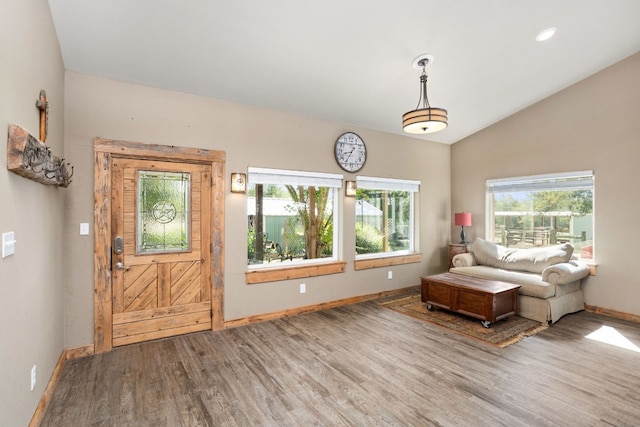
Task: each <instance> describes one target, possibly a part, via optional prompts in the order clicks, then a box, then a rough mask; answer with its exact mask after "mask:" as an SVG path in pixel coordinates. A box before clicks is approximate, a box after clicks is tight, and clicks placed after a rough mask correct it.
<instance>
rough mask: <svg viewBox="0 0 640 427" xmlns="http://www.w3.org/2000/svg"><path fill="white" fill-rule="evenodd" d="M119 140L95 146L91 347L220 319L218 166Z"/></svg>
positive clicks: (217, 323) (185, 152) (212, 325)
mask: <svg viewBox="0 0 640 427" xmlns="http://www.w3.org/2000/svg"><path fill="white" fill-rule="evenodd" d="M122 144H125V145H126V147H128V148H131V143H118V142H116V141H104V140H100V141H98V140H97V141H96V143H95V144H94V145H95V147H96V156H97V159H98V158H101V159H102V161H103V164H104V165H105V166H107V167H108V168H107V169H108V170H103V169H102V168H100V167H99V166H98V168H97V169H96V221H95V223H96V228H95V229H96V316H95V321H96V329H95V341H96V342H95V347H96V352H100V351H106V350H109V349H110V348H111V347H114V346H120V345H125V344H131V343H136V342H141V341H147V340H152V339H157V338H163V337H168V336H173V335H180V334H184V333H189V332H196V331H202V330H210V329H219V328H221V327H222V321H223V319H222V273H223V272H222V244H223V242H222V228H223V227H222V211H223V203H222V197H221V194H223V190H222V188H223V184H224V183H223V182H220V181H221V180H222V179H223V177H222V171H223V163H220V162H215V161H204V162H203V159H202V156H195V158H194V159H191V157H192V156H191V155H189V154H194V153H192V152H191V151H190V150H189V149H176V148H175V147H158V146H144V150H143V152H141V151H140V150H139V149H135V150H131V153H130V155H127V154H126V152H127V150H117V149H116V150H113V146H112V145H115V146H116V147H118V146H121V145H122ZM107 145H108V147H107ZM135 146H136V147H138V148H140V147H139V146H138V145H135ZM99 148H100V149H106V150H107V151H113V152H111V153H99V152H98V149H99ZM154 149H155V150H159V151H155V152H154V151H153V150H154ZM148 150H151V152H149V151H148ZM176 150H177V152H174V151H176ZM202 151H204V150H197V153H201V152H202ZM168 152H171V153H172V154H173V155H171V156H167V154H168ZM214 153H215V152H214ZM141 154H142V155H141ZM167 160H169V161H167ZM222 160H224V157H222ZM98 163H100V162H98ZM104 186H106V187H107V188H104ZM100 197H104V199H103V202H104V205H103V206H101V205H100V203H98V202H99V201H100ZM105 205H106V206H105ZM101 221H104V224H103V225H104V227H101V224H99V223H100V222H101ZM100 228H104V229H105V230H104V231H102V232H99V231H98V230H100ZM103 239H104V241H102V240H103ZM102 250H104V252H105V254H104V256H102V254H101V252H102Z"/></svg>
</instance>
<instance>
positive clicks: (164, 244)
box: [136, 171, 191, 253]
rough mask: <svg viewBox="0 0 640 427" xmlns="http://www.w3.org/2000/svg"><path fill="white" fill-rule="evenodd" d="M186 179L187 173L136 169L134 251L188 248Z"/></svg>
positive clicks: (170, 250)
mask: <svg viewBox="0 0 640 427" xmlns="http://www.w3.org/2000/svg"><path fill="white" fill-rule="evenodd" d="M190 182H191V174H189V173H181V172H156V171H139V172H138V202H137V205H138V206H137V221H138V224H137V225H138V227H137V229H138V232H137V237H136V240H137V245H136V248H137V250H136V252H137V253H158V252H179V251H188V250H189V248H190V233H189V229H190V228H191V227H190V224H189V222H190V218H191V215H190V212H189V206H190V203H189V194H190V191H189V189H190Z"/></svg>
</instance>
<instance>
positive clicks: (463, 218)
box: [455, 212, 471, 227]
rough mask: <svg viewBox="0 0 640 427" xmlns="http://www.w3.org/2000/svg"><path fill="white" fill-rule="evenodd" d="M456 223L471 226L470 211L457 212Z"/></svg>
mask: <svg viewBox="0 0 640 427" xmlns="http://www.w3.org/2000/svg"><path fill="white" fill-rule="evenodd" d="M455 224H456V225H459V226H462V227H471V213H469V212H460V213H456V214H455Z"/></svg>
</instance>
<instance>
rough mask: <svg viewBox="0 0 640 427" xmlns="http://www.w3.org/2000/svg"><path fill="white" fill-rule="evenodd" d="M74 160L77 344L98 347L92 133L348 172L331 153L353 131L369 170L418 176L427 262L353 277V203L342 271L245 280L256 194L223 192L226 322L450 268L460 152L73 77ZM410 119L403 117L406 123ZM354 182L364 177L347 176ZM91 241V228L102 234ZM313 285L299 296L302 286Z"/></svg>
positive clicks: (69, 82)
mask: <svg viewBox="0 0 640 427" xmlns="http://www.w3.org/2000/svg"><path fill="white" fill-rule="evenodd" d="M65 84H66V97H65V99H66V124H65V126H66V133H65V135H66V140H65V144H66V146H65V147H66V156H67V157H68V158H69V160H70V161H72V162H73V163H74V164H76V165H77V166H76V172H75V177H74V182H73V184H72V185H71V186H70V188H69V189H70V193H69V194H70V198H69V200H68V205H67V216H66V221H67V222H66V224H65V227H66V229H67V230H70V232H69V235H70V244H69V245H68V253H67V258H66V260H67V263H66V266H65V272H66V283H67V292H66V312H65V320H66V332H67V335H66V341H65V344H66V346H67V347H75V346H81V345H86V344H90V343H92V342H93V255H92V254H93V246H92V245H93V239H92V237H91V236H89V237H84V236H78V235H77V234H78V233H77V229H78V224H79V223H80V222H90V223H92V221H93V170H92V167H93V163H92V158H93V151H92V141H93V138H95V137H97V136H99V137H103V138H110V139H123V140H129V141H136V142H143V143H155V144H166V145H176V146H185V147H195V148H207V149H215V150H222V151H225V152H226V154H227V165H226V170H227V173H226V174H225V175H226V178H227V179H228V178H229V175H230V173H231V172H243V171H246V170H247V167H248V166H257V167H270V168H281V169H299V170H305V171H320V172H331V173H341V169H340V168H339V167H338V166H337V164H336V162H335V159H334V155H333V146H334V142H335V140H336V138H337V137H338V136H339V135H340V134H341V133H342V132H345V131H349V130H351V131H355V132H357V133H358V134H359V135H360V136H361V137H362V138H363V139H364V140H365V143H366V145H367V148H368V153H369V154H368V158H367V163H366V166H365V167H364V169H363V170H362V171H361V173H362V175H372V176H382V177H394V178H405V179H414V180H420V181H421V182H422V186H421V191H420V197H419V209H420V238H419V244H420V250H421V252H422V253H423V261H422V262H421V263H419V264H409V265H404V266H398V267H393V268H392V270H393V273H394V274H393V279H392V280H388V279H387V271H388V270H389V269H387V268H381V269H372V270H365V271H357V272H356V271H354V270H353V259H354V252H355V249H354V242H355V236H354V222H355V213H354V200H353V199H349V198H347V199H344V206H343V215H342V218H343V220H344V222H343V235H344V242H345V244H344V248H343V249H344V259H345V260H346V261H347V263H348V264H347V271H346V273H343V274H335V275H329V276H322V277H315V278H308V279H304V280H290V281H282V282H274V283H264V284H255V285H247V284H246V283H245V271H246V231H247V228H246V227H247V220H246V198H245V196H244V195H238V194H231V193H230V192H229V190H228V188H227V190H226V195H225V241H226V247H225V262H226V265H225V289H224V294H225V298H224V311H225V320H232V319H238V318H242V317H246V316H251V315H256V314H264V313H270V312H276V311H280V310H285V309H289V308H294V307H301V306H307V305H313V304H318V303H322V302H326V301H334V300H339V299H342V298H348V297H353V296H359V295H365V294H371V293H375V292H379V291H385V290H390V289H396V288H401V287H406V286H410V285H417V284H418V283H419V277H420V276H421V275H424V274H425V273H427V272H436V271H437V272H439V271H441V270H442V268H444V265H445V264H446V262H445V258H446V256H445V254H444V253H443V251H444V248H445V247H446V244H447V242H448V239H449V230H450V218H449V216H450V211H451V209H450V182H449V177H450V173H449V153H450V147H449V146H446V145H442V144H438V143H432V142H426V141H421V140H417V139H412V138H406V137H402V136H395V135H389V134H385V133H380V132H373V131H370V130H365V129H359V128H356V127H353V126H348V125H342V124H338V123H329V122H325V121H320V120H312V119H309V118H305V117H301V116H295V115H290V114H284V113H280V112H276V111H269V110H263V109H258V108H254V107H250V106H242V105H238V104H233V103H229V102H224V101H219V100H214V99H208V98H202V97H197V96H192V95H187V94H183V93H177V92H170V91H164V90H158V89H153V88H149V87H144V86H138V85H132V84H125V83H120V82H116V81H112V80H107V79H102V78H98V77H92V76H87V75H83V74H78V73H72V72H67V74H66V83H65ZM398 120H400V116H398ZM345 176H346V177H348V178H351V179H353V178H354V177H355V175H350V174H345ZM92 235H93V232H92ZM300 283H306V284H307V292H306V293H305V294H300V293H299V291H298V285H299V284H300Z"/></svg>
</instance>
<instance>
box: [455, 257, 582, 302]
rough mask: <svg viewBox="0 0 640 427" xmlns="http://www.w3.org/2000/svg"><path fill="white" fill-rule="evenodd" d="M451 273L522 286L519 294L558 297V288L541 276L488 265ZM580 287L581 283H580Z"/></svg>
mask: <svg viewBox="0 0 640 427" xmlns="http://www.w3.org/2000/svg"><path fill="white" fill-rule="evenodd" d="M449 271H450V272H451V273H455V274H462V275H464V276H471V277H479V278H481V279H488V280H499V281H501V282H508V283H515V284H516V285H520V289H519V290H518V293H519V294H520V295H529V296H532V297H536V298H543V299H546V298H551V297H554V296H555V295H556V287H555V285H552V284H550V283H547V282H545V281H543V280H542V277H541V276H540V274H536V273H527V272H522V271H511V270H503V269H500V268H495V267H488V266H486V265H474V266H472V267H455V268H452V269H451V270H449ZM578 285H579V283H578Z"/></svg>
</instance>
